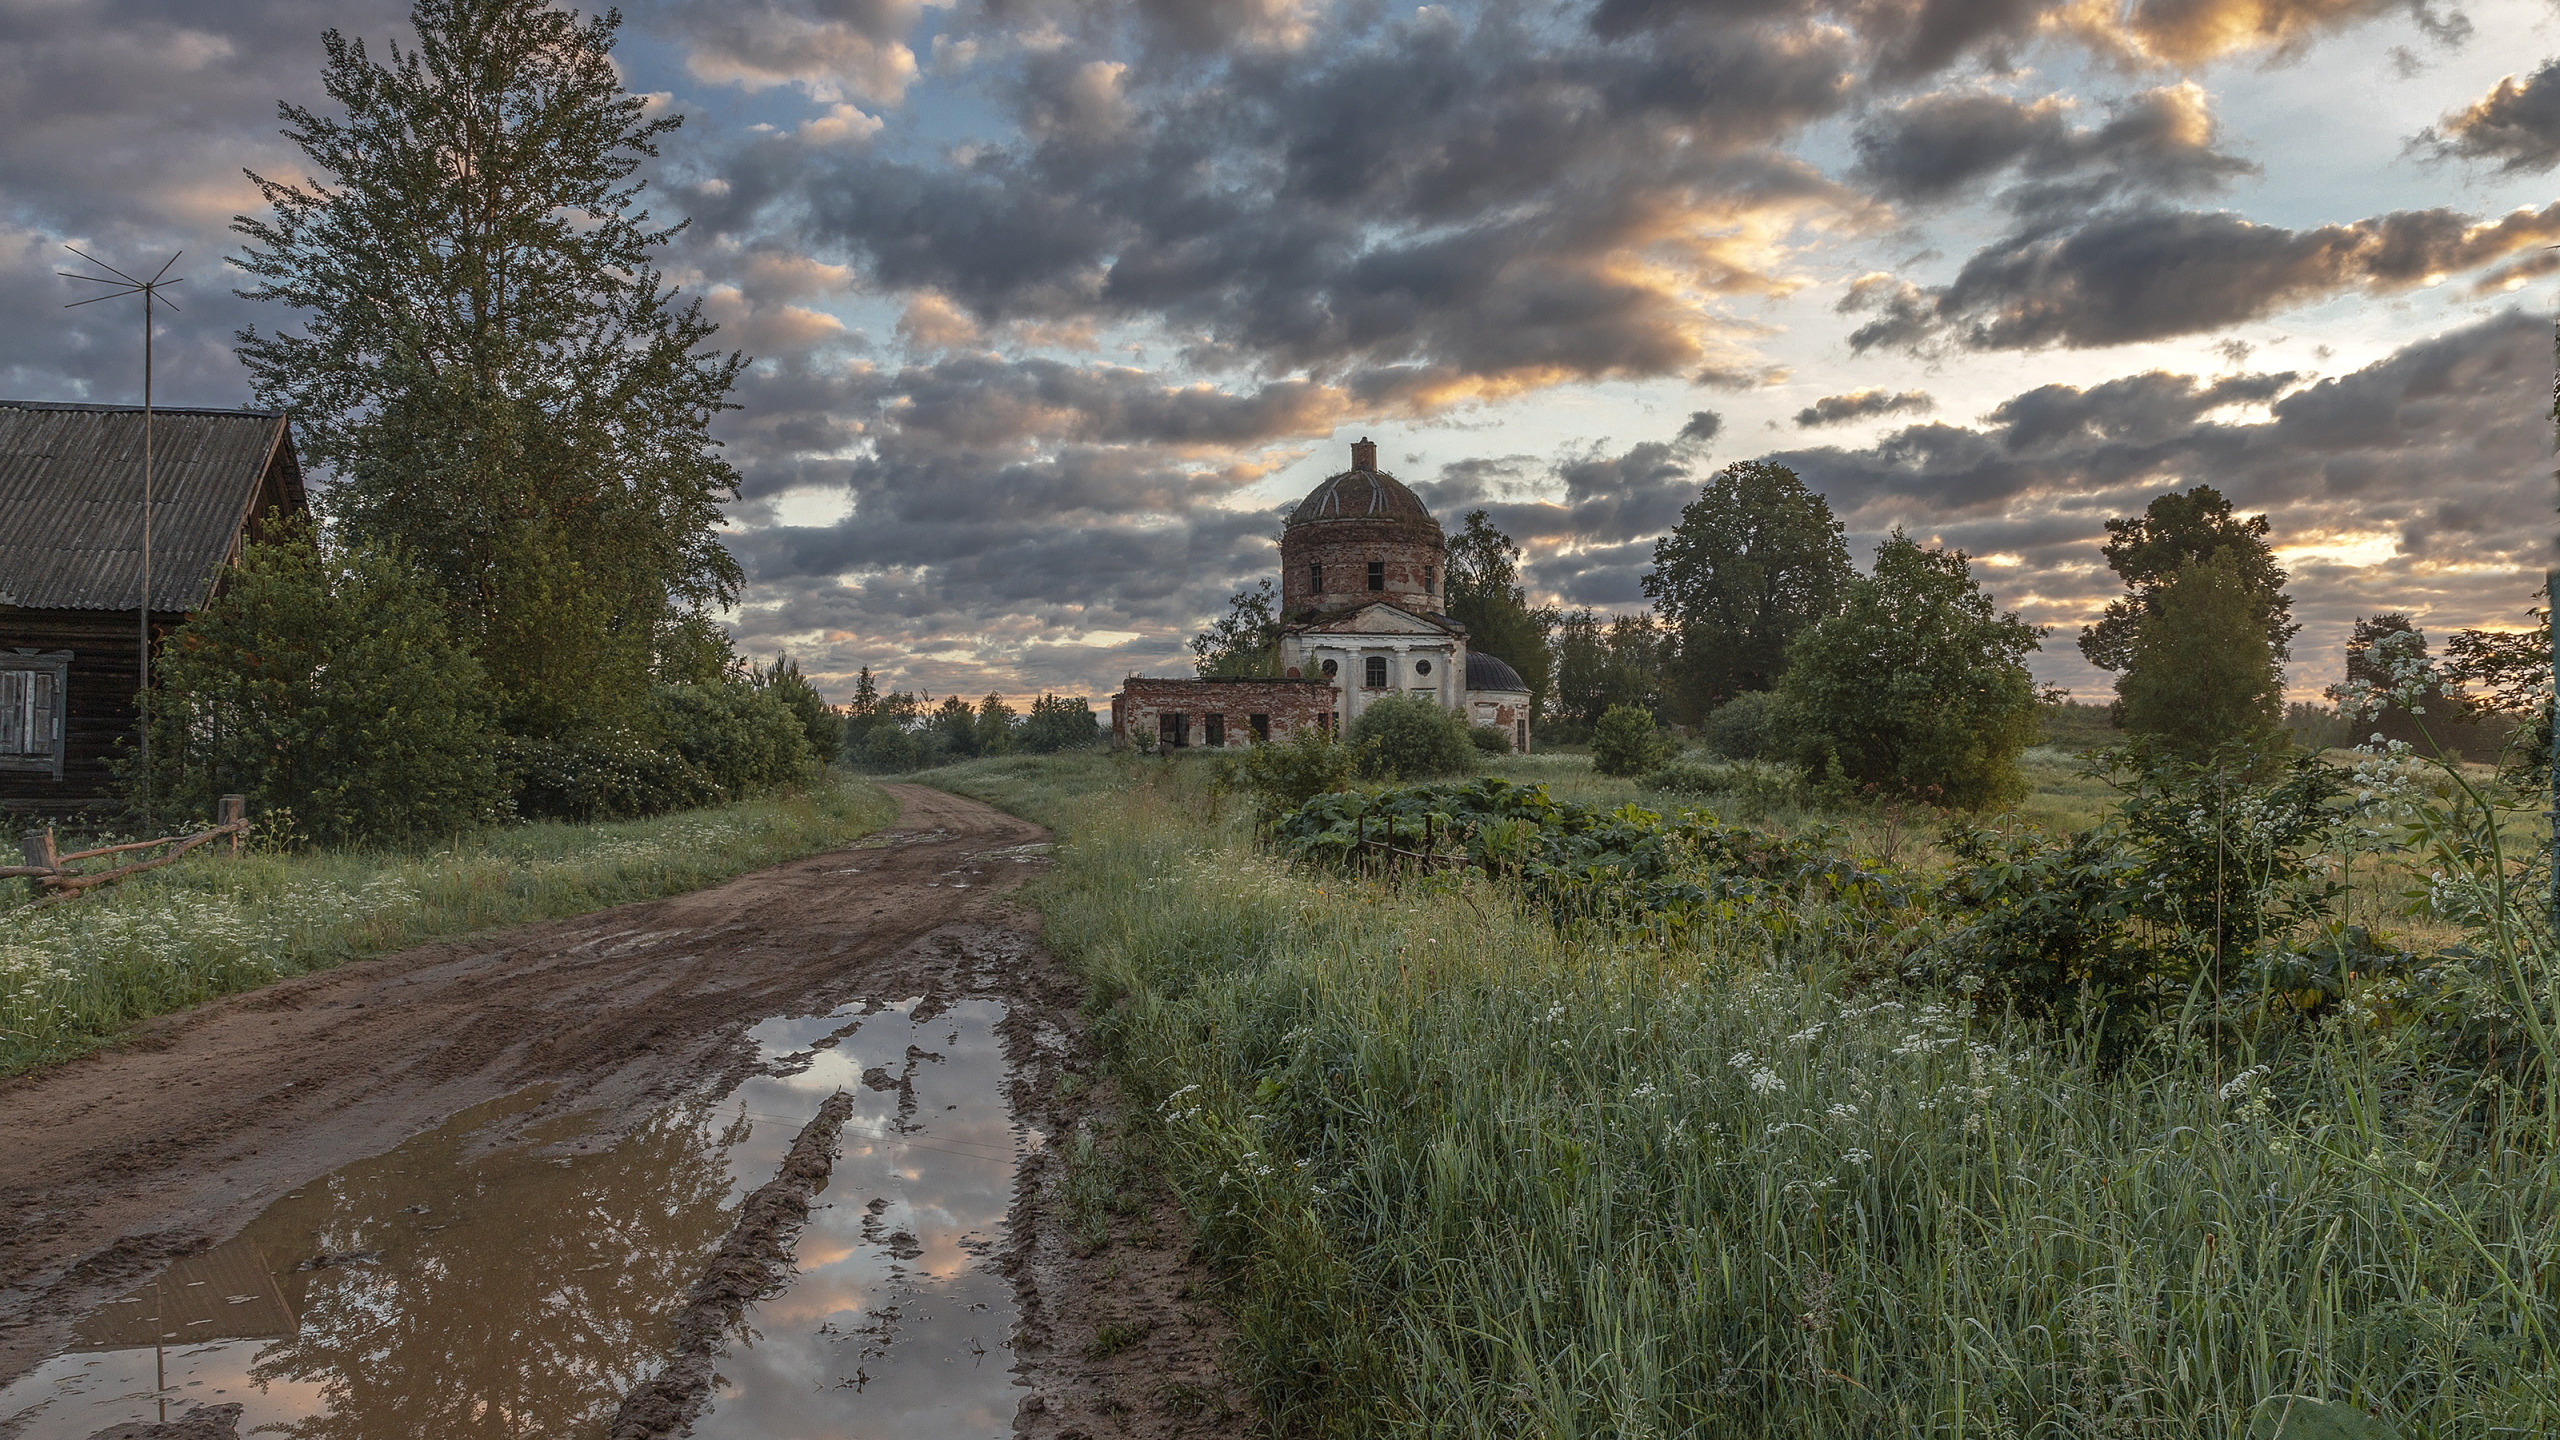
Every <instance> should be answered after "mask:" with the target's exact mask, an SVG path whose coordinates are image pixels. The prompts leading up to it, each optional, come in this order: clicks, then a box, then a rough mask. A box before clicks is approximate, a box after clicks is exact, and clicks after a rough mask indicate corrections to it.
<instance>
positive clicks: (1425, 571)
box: [1422, 565, 1440, 595]
mask: <svg viewBox="0 0 2560 1440" xmlns="http://www.w3.org/2000/svg"><path fill="white" fill-rule="evenodd" d="M1439 583H1440V567H1438V566H1436V565H1425V566H1423V567H1422V593H1423V594H1425V595H1437V594H1439V593H1440V592H1439V591H1438V590H1435V589H1433V588H1432V587H1433V586H1435V585H1438V584H1439Z"/></svg>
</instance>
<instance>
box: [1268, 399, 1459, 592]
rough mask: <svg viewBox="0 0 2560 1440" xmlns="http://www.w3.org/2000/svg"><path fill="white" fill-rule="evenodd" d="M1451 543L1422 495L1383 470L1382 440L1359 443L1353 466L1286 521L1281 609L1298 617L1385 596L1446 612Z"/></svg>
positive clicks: (1355, 444) (1302, 503) (1317, 490)
mask: <svg viewBox="0 0 2560 1440" xmlns="http://www.w3.org/2000/svg"><path fill="white" fill-rule="evenodd" d="M1446 548H1447V542H1446V541H1445V540H1444V539H1443V537H1442V536H1441V534H1440V522H1439V521H1437V520H1434V519H1432V518H1431V511H1430V510H1429V509H1427V508H1425V507H1424V505H1423V503H1422V500H1421V497H1419V496H1417V495H1415V494H1414V493H1413V492H1412V491H1410V490H1407V489H1406V488H1404V482H1402V481H1400V480H1398V479H1396V477H1394V476H1393V475H1390V474H1388V473H1387V472H1385V471H1384V470H1381V469H1379V468H1378V446H1377V442H1375V441H1373V440H1358V441H1354V442H1353V443H1352V446H1351V468H1350V469H1348V470H1345V471H1343V472H1342V473H1341V474H1339V475H1336V476H1333V477H1332V478H1330V479H1328V480H1326V481H1325V482H1324V483H1323V484H1321V485H1318V486H1317V487H1316V488H1315V490H1314V491H1313V492H1312V493H1310V494H1309V495H1308V496H1307V498H1306V499H1304V500H1301V501H1299V502H1298V505H1297V508H1295V509H1293V510H1291V511H1290V512H1289V518H1288V519H1287V520H1285V521H1283V522H1281V526H1280V602H1281V603H1280V613H1281V614H1282V615H1284V616H1287V617H1290V618H1292V619H1298V618H1303V617H1306V616H1311V615H1318V614H1323V613H1326V612H1332V611H1341V610H1348V609H1352V608H1355V607H1357V606H1360V605H1364V604H1368V603H1370V602H1373V601H1383V602H1385V603H1387V604H1391V605H1394V606H1396V607H1398V608H1400V609H1403V610H1406V611H1408V612H1410V613H1412V614H1416V615H1438V614H1441V613H1442V612H1443V606H1442V603H1441V595H1440V583H1441V580H1442V570H1443V568H1444V566H1445V563H1446V559H1447V556H1446V553H1445V552H1446Z"/></svg>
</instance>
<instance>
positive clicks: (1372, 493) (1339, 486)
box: [1282, 440, 1440, 532]
mask: <svg viewBox="0 0 2560 1440" xmlns="http://www.w3.org/2000/svg"><path fill="white" fill-rule="evenodd" d="M1318 520H1403V521H1419V522H1421V523H1422V524H1425V525H1428V526H1430V527H1431V528H1432V530H1433V531H1435V532H1436V531H1438V530H1439V528H1440V522H1439V521H1437V520H1435V519H1433V518H1432V517H1431V510H1430V508H1429V507H1428V506H1425V505H1424V504H1423V503H1422V498H1421V497H1420V496H1418V495H1416V494H1414V493H1413V492H1412V491H1410V490H1408V489H1406V488H1405V487H1404V482H1403V481H1401V480H1398V479H1397V478H1396V477H1394V476H1393V475H1390V474H1388V473H1387V472H1386V471H1384V470H1381V469H1379V468H1378V447H1377V445H1376V444H1375V443H1373V442H1371V441H1367V440H1362V441H1358V442H1356V443H1355V444H1353V445H1352V447H1351V468H1350V469H1348V470H1345V471H1343V472H1342V473H1341V474H1339V475H1336V476H1333V477H1332V478H1330V479H1328V480H1326V481H1325V482H1324V483H1322V484H1320V485H1318V486H1316V488H1315V489H1314V490H1312V491H1310V492H1308V495H1307V498H1306V499H1304V500H1301V501H1299V502H1298V505H1297V508H1296V509H1294V510H1291V511H1290V512H1289V518H1288V519H1287V520H1286V521H1284V522H1282V523H1283V526H1284V527H1286V526H1294V525H1305V524H1308V523H1310V522H1313V521H1318Z"/></svg>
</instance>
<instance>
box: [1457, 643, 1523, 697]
mask: <svg viewBox="0 0 2560 1440" xmlns="http://www.w3.org/2000/svg"><path fill="white" fill-rule="evenodd" d="M1467 688H1468V689H1470V690H1517V691H1519V692H1520V693H1521V694H1523V695H1526V694H1528V693H1529V682H1528V681H1526V680H1523V679H1521V678H1520V672H1519V671H1517V670H1514V669H1512V668H1511V666H1510V665H1509V663H1507V662H1506V661H1504V660H1503V659H1502V657H1501V656H1499V655H1487V654H1486V653H1484V652H1483V651H1481V650H1470V651H1468V652H1467Z"/></svg>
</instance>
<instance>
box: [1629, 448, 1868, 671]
mask: <svg viewBox="0 0 2560 1440" xmlns="http://www.w3.org/2000/svg"><path fill="white" fill-rule="evenodd" d="M1841 530H1842V527H1841V524H1840V522H1839V521H1838V520H1835V519H1833V518H1832V515H1831V506H1830V503H1829V502H1828V501H1826V500H1824V499H1823V498H1822V497H1821V496H1819V495H1816V494H1814V493H1813V492H1812V491H1811V490H1808V489H1806V488H1805V484H1804V481H1803V480H1802V479H1800V478H1798V477H1797V475H1796V473H1795V472H1794V471H1793V470H1790V469H1788V468H1787V467H1786V466H1784V465H1774V464H1771V463H1769V462H1768V461H1765V460H1746V461H1743V462H1741V463H1740V464H1735V465H1728V466H1726V467H1725V468H1724V469H1722V470H1719V471H1717V472H1716V474H1715V476H1714V478H1713V479H1710V480H1709V481H1708V482H1707V483H1706V485H1705V486H1704V487H1703V488H1701V490H1700V491H1699V493H1698V498H1697V499H1696V500H1695V501H1693V502H1692V503H1691V504H1690V505H1689V506H1688V507H1687V508H1686V509H1683V510H1682V511H1681V512H1680V523H1679V524H1678V525H1677V526H1674V527H1673V528H1672V530H1671V533H1670V534H1668V535H1665V536H1663V537H1662V538H1661V539H1660V540H1659V541H1657V542H1655V544H1654V547H1653V568H1652V569H1651V570H1650V571H1648V572H1646V574H1645V577H1644V593H1645V594H1646V595H1648V596H1650V597H1651V598H1652V600H1653V603H1654V609H1655V610H1656V611H1657V612H1658V613H1659V614H1660V615H1661V616H1662V618H1663V621H1664V623H1665V624H1667V625H1668V626H1669V627H1670V629H1671V633H1672V643H1673V654H1674V658H1673V659H1672V660H1671V662H1670V664H1669V666H1668V671H1669V673H1668V676H1667V679H1668V680H1669V685H1668V688H1669V690H1670V691H1671V698H1672V708H1673V709H1674V710H1675V711H1676V712H1677V713H1678V715H1679V716H1680V718H1684V719H1695V718H1697V717H1699V716H1701V715H1704V714H1705V713H1706V712H1707V711H1709V710H1711V709H1713V708H1714V707H1716V706H1717V705H1720V704H1722V703H1723V702H1725V701H1727V700H1730V699H1732V698H1733V697H1734V696H1736V695H1739V694H1742V693H1744V692H1746V691H1752V690H1767V689H1769V688H1771V687H1773V686H1775V685H1776V684H1777V683H1778V677H1779V676H1780V675H1781V674H1783V673H1784V672H1785V670H1786V663H1787V658H1786V657H1787V645H1788V643H1789V642H1790V641H1792V640H1794V639H1795V637H1796V636H1797V635H1798V634H1800V633H1801V632H1802V631H1803V630H1804V628H1805V627H1806V626H1808V625H1810V624H1812V623H1813V622H1814V621H1816V620H1819V619H1821V618H1823V617H1824V616H1826V615H1831V614H1835V613H1837V612H1838V610H1839V608H1840V603H1841V600H1842V597H1843V596H1844V595H1846V594H1847V592H1848V588H1849V582H1850V579H1851V577H1852V576H1853V575H1854V574H1855V573H1856V572H1855V571H1854V570H1853V569H1852V568H1851V566H1850V564H1849V547H1848V543H1847V542H1846V541H1845V540H1843V539H1842V538H1841Z"/></svg>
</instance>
